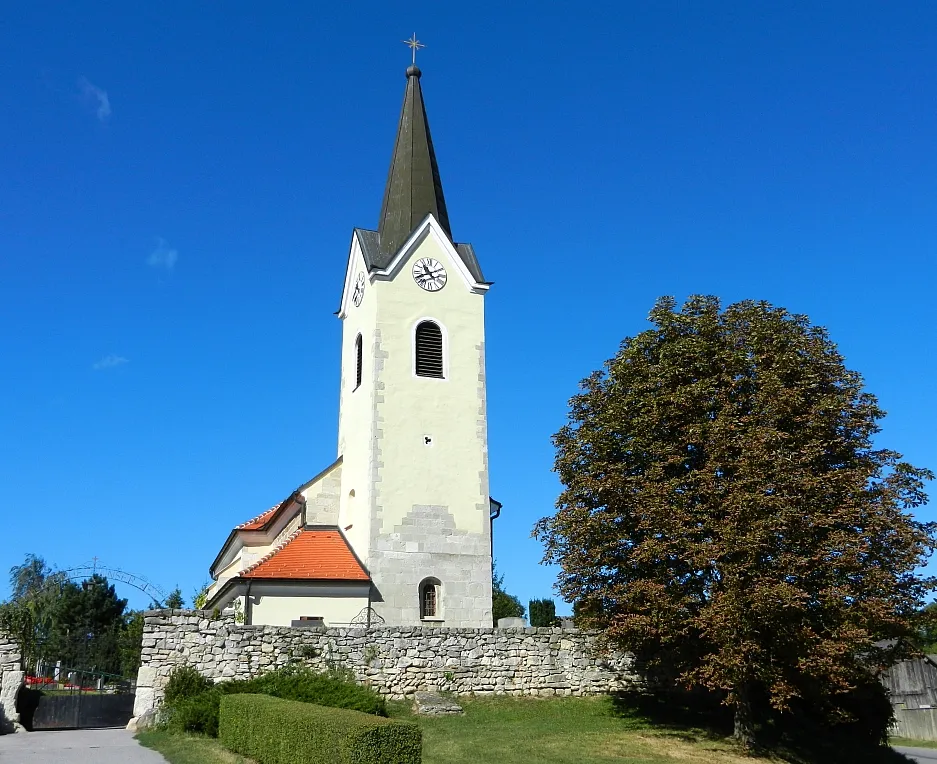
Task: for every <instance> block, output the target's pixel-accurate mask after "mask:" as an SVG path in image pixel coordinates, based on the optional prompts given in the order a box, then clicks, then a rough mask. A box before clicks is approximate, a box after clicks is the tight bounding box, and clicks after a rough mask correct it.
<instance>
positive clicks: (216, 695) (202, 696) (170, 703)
mask: <svg viewBox="0 0 937 764" xmlns="http://www.w3.org/2000/svg"><path fill="white" fill-rule="evenodd" d="M233 694H238V695H246V694H251V695H256V694H262V695H272V696H274V697H277V698H283V699H284V700H297V701H301V702H303V703H315V704H317V705H319V706H330V707H334V708H345V709H351V710H353V711H361V712H363V713H366V714H372V715H375V716H387V705H386V703H385V702H384V699H383V698H382V697H381V696H380V695H378V694H377V693H376V692H374V690H372V689H370V688H369V687H359V686H358V685H356V684H355V683H354V682H352V681H349V680H348V679H346V678H342V676H340V675H338V674H317V673H315V672H314V671H311V670H310V669H308V668H304V667H298V666H285V667H283V668H279V669H276V670H275V671H271V672H269V673H267V674H261V675H260V676H256V677H254V678H253V679H239V680H231V681H227V682H220V683H219V684H213V683H212V681H211V680H210V679H208V678H206V677H203V676H202V675H201V674H199V673H198V671H196V670H195V669H194V668H192V667H191V666H180V667H179V668H176V669H173V672H172V674H170V675H169V682H168V684H167V685H166V695H165V699H164V700H165V704H166V709H167V712H168V713H167V719H168V722H167V725H168V727H169V729H170V730H173V731H177V732H200V733H202V734H205V735H210V736H211V737H217V736H218V706H219V703H220V702H221V696H222V695H233Z"/></svg>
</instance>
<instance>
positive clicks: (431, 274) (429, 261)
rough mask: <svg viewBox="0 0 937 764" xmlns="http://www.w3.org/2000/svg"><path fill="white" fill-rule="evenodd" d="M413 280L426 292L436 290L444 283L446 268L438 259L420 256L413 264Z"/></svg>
mask: <svg viewBox="0 0 937 764" xmlns="http://www.w3.org/2000/svg"><path fill="white" fill-rule="evenodd" d="M413 280H414V281H415V282H416V283H417V284H418V285H419V286H421V287H422V288H423V289H425V290H426V291H427V292H438V291H439V290H440V289H442V288H443V287H444V286H445V285H446V269H445V268H443V267H442V263H440V262H439V260H434V259H433V258H431V257H421V258H420V259H419V260H417V261H416V262H415V263H414V264H413Z"/></svg>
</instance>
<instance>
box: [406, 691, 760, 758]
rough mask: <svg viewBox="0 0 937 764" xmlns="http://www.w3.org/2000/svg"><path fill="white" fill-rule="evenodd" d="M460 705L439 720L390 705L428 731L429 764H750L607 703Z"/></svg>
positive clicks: (699, 736)
mask: <svg viewBox="0 0 937 764" xmlns="http://www.w3.org/2000/svg"><path fill="white" fill-rule="evenodd" d="M458 702H459V703H460V704H462V706H463V708H464V709H465V715H464V716H452V717H436V718H427V717H414V716H412V714H411V712H410V709H409V705H407V704H403V703H400V704H392V707H391V716H392V717H394V718H400V719H407V720H412V721H418V722H419V724H420V726H422V728H423V763H424V764H443V762H445V764H462V763H463V762H465V763H466V764H469V763H471V764H486V763H487V762H492V764H493V763H494V762H498V763H499V764H514V763H515V762H517V763H518V764H520V762H524V764H538V762H550V763H551V764H567V763H568V764H591V763H592V762H611V761H615V762H623V761H633V762H676V761H677V760H680V761H683V762H690V763H694V762H695V763H697V764H707V763H708V762H716V761H719V762H721V763H722V764H737V763H739V764H740V763H741V762H743V761H744V762H747V764H751V762H752V759H750V758H748V757H745V756H743V755H741V754H740V752H739V751H738V749H737V748H735V747H734V746H733V745H731V744H730V743H728V742H726V741H722V740H717V739H712V738H710V737H708V736H707V735H706V734H705V733H703V732H697V731H693V730H681V731H679V732H678V731H668V730H665V729H660V728H653V727H651V726H649V725H648V724H647V723H646V722H644V721H642V720H639V719H635V718H622V717H621V716H618V715H617V714H616V713H615V712H614V710H613V706H612V702H611V700H610V699H609V698H556V699H550V700H546V699H536V698H490V699H489V698H476V699H468V698H460V699H459V701H458Z"/></svg>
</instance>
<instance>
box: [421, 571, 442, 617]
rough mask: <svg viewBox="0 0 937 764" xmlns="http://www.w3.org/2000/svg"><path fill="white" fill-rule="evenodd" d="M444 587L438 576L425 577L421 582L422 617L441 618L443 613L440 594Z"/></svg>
mask: <svg viewBox="0 0 937 764" xmlns="http://www.w3.org/2000/svg"><path fill="white" fill-rule="evenodd" d="M441 590H442V587H441V586H440V584H439V579H438V578H424V579H423V580H422V581H421V582H420V618H439V617H440V614H441V613H442V609H441V608H440V604H441V603H440V602H439V595H440V592H441Z"/></svg>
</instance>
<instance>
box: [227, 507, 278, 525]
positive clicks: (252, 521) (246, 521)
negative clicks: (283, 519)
mask: <svg viewBox="0 0 937 764" xmlns="http://www.w3.org/2000/svg"><path fill="white" fill-rule="evenodd" d="M282 503H283V502H282V501H280V502H277V503H276V504H274V505H273V506H272V507H270V508H269V509H265V510H264V511H263V512H261V513H260V514H259V515H257V517H252V518H251V519H250V520H245V521H244V522H243V523H240V524H239V525H235V526H234V529H235V530H240V529H242V528H243V527H244V526H245V525H250V524H251V523H256V522H257V521H258V520H259V519H260V518H261V517H263V516H264V515H268V514H270V513H271V512H272V511H273V510H275V509H277V507H279V506H280V505H281V504H282Z"/></svg>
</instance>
